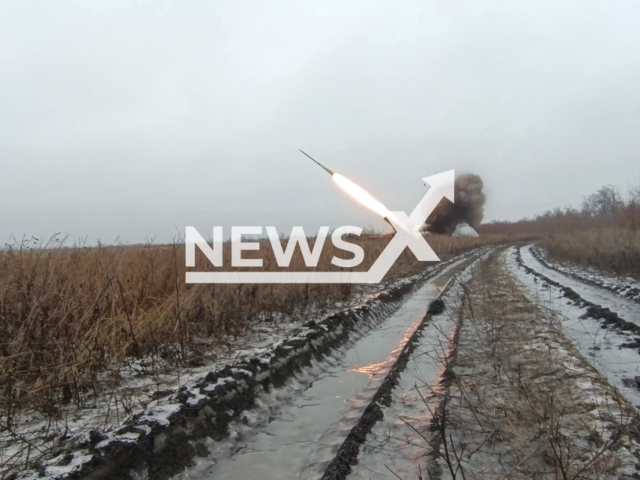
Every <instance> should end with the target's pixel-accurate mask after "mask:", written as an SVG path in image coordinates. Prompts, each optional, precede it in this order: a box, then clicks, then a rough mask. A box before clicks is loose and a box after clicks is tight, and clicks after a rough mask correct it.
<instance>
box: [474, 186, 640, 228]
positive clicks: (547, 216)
mask: <svg viewBox="0 0 640 480" xmlns="http://www.w3.org/2000/svg"><path fill="white" fill-rule="evenodd" d="M611 227H615V228H622V229H625V230H634V231H636V230H638V229H640V186H638V185H635V186H632V187H631V188H630V189H629V193H628V194H627V195H626V196H622V195H621V194H620V192H619V191H618V189H617V188H616V187H614V186H612V185H605V186H603V187H602V188H600V189H599V190H597V191H596V192H594V193H592V194H591V195H588V196H586V197H585V198H584V199H583V200H582V204H581V205H580V207H579V208H575V207H565V208H560V207H558V208H555V209H553V210H549V211H547V212H544V213H542V214H539V215H536V216H535V217H533V218H523V219H522V220H519V221H517V222H499V221H494V222H491V223H486V224H483V225H481V226H480V227H479V228H478V231H479V232H480V233H481V234H516V233H518V234H547V233H569V232H575V231H576V230H588V229H593V228H611Z"/></svg>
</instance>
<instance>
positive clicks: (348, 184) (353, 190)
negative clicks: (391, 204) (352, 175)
mask: <svg viewBox="0 0 640 480" xmlns="http://www.w3.org/2000/svg"><path fill="white" fill-rule="evenodd" d="M333 181H334V182H336V183H337V184H338V186H339V187H340V188H342V190H344V191H345V192H347V193H348V194H349V195H351V196H352V197H353V198H355V199H356V200H357V201H358V202H360V203H361V204H362V205H364V206H365V207H367V208H369V209H370V210H373V211H374V212H376V213H378V214H379V215H382V217H384V218H386V217H389V216H390V215H391V212H390V211H389V210H388V209H387V207H385V206H384V205H383V204H382V203H380V202H379V201H378V200H376V199H375V198H373V197H372V196H371V195H370V194H369V193H368V192H367V191H366V190H364V189H363V188H362V187H359V186H358V185H356V184H355V183H353V182H352V181H351V180H349V179H348V178H347V177H344V176H342V175H340V174H339V173H334V174H333Z"/></svg>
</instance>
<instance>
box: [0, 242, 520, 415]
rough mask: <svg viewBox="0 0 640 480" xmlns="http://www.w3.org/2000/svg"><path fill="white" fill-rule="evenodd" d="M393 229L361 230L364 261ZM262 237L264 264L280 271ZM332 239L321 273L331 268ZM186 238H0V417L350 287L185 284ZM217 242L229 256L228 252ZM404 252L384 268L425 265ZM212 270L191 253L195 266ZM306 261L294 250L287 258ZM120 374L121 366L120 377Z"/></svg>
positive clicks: (177, 358) (49, 408) (325, 300)
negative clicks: (164, 241) (77, 241)
mask: <svg viewBox="0 0 640 480" xmlns="http://www.w3.org/2000/svg"><path fill="white" fill-rule="evenodd" d="M389 238H390V237H389V236H384V235H383V236H381V235H373V234H368V235H363V236H362V237H361V238H360V239H359V240H358V242H359V243H360V244H361V245H362V246H363V248H364V250H365V252H366V257H365V260H364V262H363V264H362V265H361V266H360V267H359V268H361V269H364V270H366V269H368V268H369V266H370V265H371V264H372V262H373V261H374V260H375V259H376V258H377V257H378V255H379V253H380V252H381V251H382V250H383V249H384V247H385V246H386V244H387V242H388V241H389ZM505 239H513V236H509V237H508V238H506V237H504V236H499V235H486V236H482V237H478V238H473V237H444V236H442V237H441V236H435V235H433V236H430V237H429V242H430V244H431V245H432V247H433V248H434V250H435V251H436V252H437V254H438V255H439V256H440V258H441V259H447V258H449V257H451V256H453V255H457V254H459V253H462V252H464V251H467V250H469V249H472V248H474V247H477V246H480V245H486V244H491V243H498V242H502V241H504V240H505ZM269 252H271V250H270V247H269V245H263V246H262V248H261V251H260V252H247V256H249V255H250V254H251V253H254V254H256V253H257V254H260V253H261V254H262V255H263V256H262V258H263V261H264V269H265V270H268V271H269V270H271V271H273V270H277V269H279V267H278V266H277V264H276V262H275V258H274V257H273V254H272V253H270V254H269ZM334 254H338V255H340V256H344V252H338V251H337V250H336V249H335V248H334V247H333V245H332V244H331V242H327V244H326V245H325V248H324V250H323V253H322V256H321V258H320V262H319V264H318V270H331V269H333V270H335V269H337V267H335V266H333V265H332V264H331V263H330V260H331V258H332V257H333V255H334ZM184 255H185V247H184V244H181V243H175V244H172V245H141V246H98V247H72V248H67V247H63V246H62V245H61V244H60V241H59V240H58V239H57V238H54V239H52V240H50V241H49V242H47V243H43V242H39V241H37V240H35V239H32V240H30V241H26V242H22V243H20V244H16V245H12V246H6V247H5V248H4V249H3V250H2V251H1V252H0V271H1V272H2V275H1V276H0V339H1V340H0V342H1V343H0V387H1V388H2V396H1V398H0V402H1V404H0V408H1V415H0V418H1V419H2V422H3V424H4V425H5V426H10V425H11V421H12V418H13V417H14V415H15V414H16V413H18V412H20V411H21V410H23V409H25V408H36V409H38V410H40V411H42V412H49V413H51V414H52V415H55V413H56V411H57V410H58V408H59V406H60V405H64V404H68V403H71V402H75V403H78V404H81V403H82V401H83V399H84V398H85V397H86V396H87V395H88V394H96V393H98V391H96V389H99V386H100V385H99V382H98V378H99V376H100V374H101V373H103V372H105V371H106V370H108V371H109V372H118V369H119V368H120V366H121V365H122V364H123V362H124V361H126V360H127V359H131V358H136V357H137V358H142V357H145V358H147V359H149V358H150V359H152V362H151V365H152V367H151V368H153V365H154V362H153V359H162V361H163V362H164V363H165V364H166V362H169V363H172V364H178V365H179V364H181V362H182V363H184V362H186V361H188V360H189V359H191V360H192V359H193V357H194V355H195V356H197V354H198V350H199V348H201V345H202V342H201V341H199V340H202V339H206V344H208V345H211V344H213V343H215V342H218V343H221V342H224V341H225V339H228V338H229V337H233V336H238V335H240V334H242V333H243V332H245V331H246V330H247V328H249V327H251V326H254V325H256V324H257V323H259V322H261V321H262V322H268V321H273V319H274V318H275V317H277V315H278V314H279V313H284V314H291V313H292V312H294V311H296V310H297V309H300V308H304V307H305V306H308V305H319V304H329V303H331V302H336V301H341V300H342V301H344V300H348V299H350V298H351V297H352V295H353V294H354V292H355V290H354V289H357V288H358V287H357V286H352V285H344V284H328V285H322V284H318V285H299V284H295V285H247V284H243V285H188V284H186V283H185V281H184V279H185V272H186V270H187V269H186V268H185V262H184ZM228 259H229V245H225V264H228V263H229V261H228ZM425 266H426V265H425V264H424V263H420V262H417V261H416V260H415V257H414V256H413V254H412V253H411V252H409V251H405V252H404V253H403V255H402V256H401V257H400V258H399V259H398V261H397V262H396V263H395V265H394V267H393V269H392V270H391V271H390V272H389V273H388V274H387V277H386V278H385V281H392V280H394V279H398V278H401V277H407V276H411V275H414V274H416V273H419V272H421V271H423V270H424V268H425ZM210 268H212V267H211V265H210V264H208V261H207V260H206V258H205V257H204V255H202V254H201V253H199V252H198V254H197V255H196V270H207V269H210ZM290 269H291V270H293V271H299V270H304V267H303V263H302V256H301V254H300V252H299V250H297V251H296V254H294V257H293V260H292V262H291V265H290ZM116 376H117V375H116Z"/></svg>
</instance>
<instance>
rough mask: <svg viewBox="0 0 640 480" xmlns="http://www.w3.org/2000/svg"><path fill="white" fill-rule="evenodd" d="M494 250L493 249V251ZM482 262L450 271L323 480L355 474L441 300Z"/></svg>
mask: <svg viewBox="0 0 640 480" xmlns="http://www.w3.org/2000/svg"><path fill="white" fill-rule="evenodd" d="M491 250H493V249H491ZM477 261H480V255H478V256H476V257H474V258H472V259H470V260H468V261H466V262H464V263H463V264H461V265H459V266H458V267H457V268H456V269H454V271H450V272H447V273H448V275H447V274H445V275H443V277H446V278H444V279H443V280H444V285H443V289H442V291H441V292H440V294H439V295H438V298H437V299H436V300H435V301H433V302H432V303H431V305H430V306H429V308H428V310H427V312H426V313H425V315H424V317H423V318H422V321H421V322H420V324H419V325H418V327H417V328H416V329H415V330H414V332H413V334H412V335H411V336H410V338H409V340H408V341H407V343H406V344H405V346H404V348H403V350H402V353H400V355H399V356H398V358H397V360H396V362H395V364H394V365H393V366H392V367H391V370H390V371H389V373H388V374H387V377H386V378H385V379H384V381H383V382H382V384H381V385H380V387H379V389H378V390H377V392H376V393H375V395H374V396H373V398H372V399H371V402H370V403H369V405H368V406H367V407H366V409H365V411H364V413H363V414H362V416H361V417H360V420H359V421H358V423H357V424H356V425H355V426H354V427H353V428H352V429H351V431H350V432H349V434H348V435H347V437H346V439H345V440H344V442H343V443H342V445H341V446H340V447H339V449H338V452H337V454H336V456H335V458H334V459H333V460H332V461H331V462H330V463H329V465H328V467H327V468H326V470H325V473H324V475H323V476H322V478H321V480H344V479H346V478H347V477H348V476H349V475H350V474H351V473H352V466H353V465H354V464H356V463H357V461H358V456H359V454H360V449H361V446H362V445H363V444H364V443H365V441H366V438H367V435H368V434H369V433H371V432H372V430H373V428H374V426H375V425H376V423H377V422H379V421H381V420H382V419H383V418H384V410H385V408H387V407H389V406H390V405H391V403H392V400H393V393H394V389H395V388H396V387H397V386H398V384H399V381H400V377H401V375H402V373H403V372H404V370H405V369H406V367H407V364H408V362H409V360H410V359H411V356H412V354H413V352H414V351H415V349H416V348H417V346H418V344H419V342H420V337H421V336H422V334H423V332H424V330H425V328H426V327H427V326H428V325H429V323H430V321H431V319H432V317H433V316H434V315H438V314H440V313H442V312H443V311H444V308H445V307H444V302H443V300H442V299H441V297H442V296H443V295H444V294H445V293H446V292H447V291H448V289H449V287H450V286H451V285H452V283H453V280H454V279H455V278H456V276H457V275H458V274H460V273H462V272H463V271H465V270H466V269H467V268H469V267H470V266H471V265H473V264H474V263H475V262H477ZM458 337H459V326H458V325H457V324H456V325H454V330H453V335H452V338H451V344H450V351H449V355H448V356H447V362H446V363H447V367H446V368H445V372H444V376H443V379H442V383H443V384H444V383H446V377H447V370H448V369H449V368H450V366H449V363H450V362H449V360H450V359H452V358H453V356H454V355H455V345H456V343H457V340H458Z"/></svg>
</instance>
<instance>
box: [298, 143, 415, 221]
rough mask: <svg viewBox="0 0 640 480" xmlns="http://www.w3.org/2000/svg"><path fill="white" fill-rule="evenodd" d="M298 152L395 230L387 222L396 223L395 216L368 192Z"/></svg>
mask: <svg viewBox="0 0 640 480" xmlns="http://www.w3.org/2000/svg"><path fill="white" fill-rule="evenodd" d="M300 152H302V153H303V154H304V155H305V156H307V157H309V158H310V159H311V160H312V161H313V162H314V163H316V164H317V165H318V166H320V167H321V168H323V169H324V170H325V171H326V172H327V173H328V174H329V175H331V177H332V178H333V181H334V182H336V184H337V185H338V186H339V187H340V188H341V189H342V190H344V191H345V192H346V193H348V194H349V195H351V196H352V197H353V198H355V199H356V200H357V201H358V202H359V203H361V204H362V205H364V206H365V207H367V208H368V209H370V210H373V211H374V212H376V213H377V214H378V215H380V216H382V218H383V219H384V220H385V221H386V222H387V223H388V224H389V225H391V226H392V227H393V228H396V227H395V226H394V225H393V223H391V222H390V221H389V219H390V218H392V219H394V220H396V223H398V222H397V219H396V216H395V215H394V214H393V212H390V211H389V209H388V208H387V207H385V206H384V205H383V204H382V203H380V202H379V201H378V200H376V199H375V198H373V197H372V196H371V194H370V193H369V192H367V191H366V190H365V189H363V188H362V187H360V186H358V185H356V184H355V183H353V182H352V181H351V180H349V179H348V178H347V177H345V176H343V175H340V174H339V173H335V172H334V171H333V170H330V169H328V168H327V167H325V166H324V165H322V164H321V163H320V162H318V161H317V160H316V159H315V158H313V157H312V156H311V155H309V154H307V153H305V152H304V151H302V150H300ZM405 229H406V228H405ZM407 230H408V229H407ZM408 231H409V230H408Z"/></svg>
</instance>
